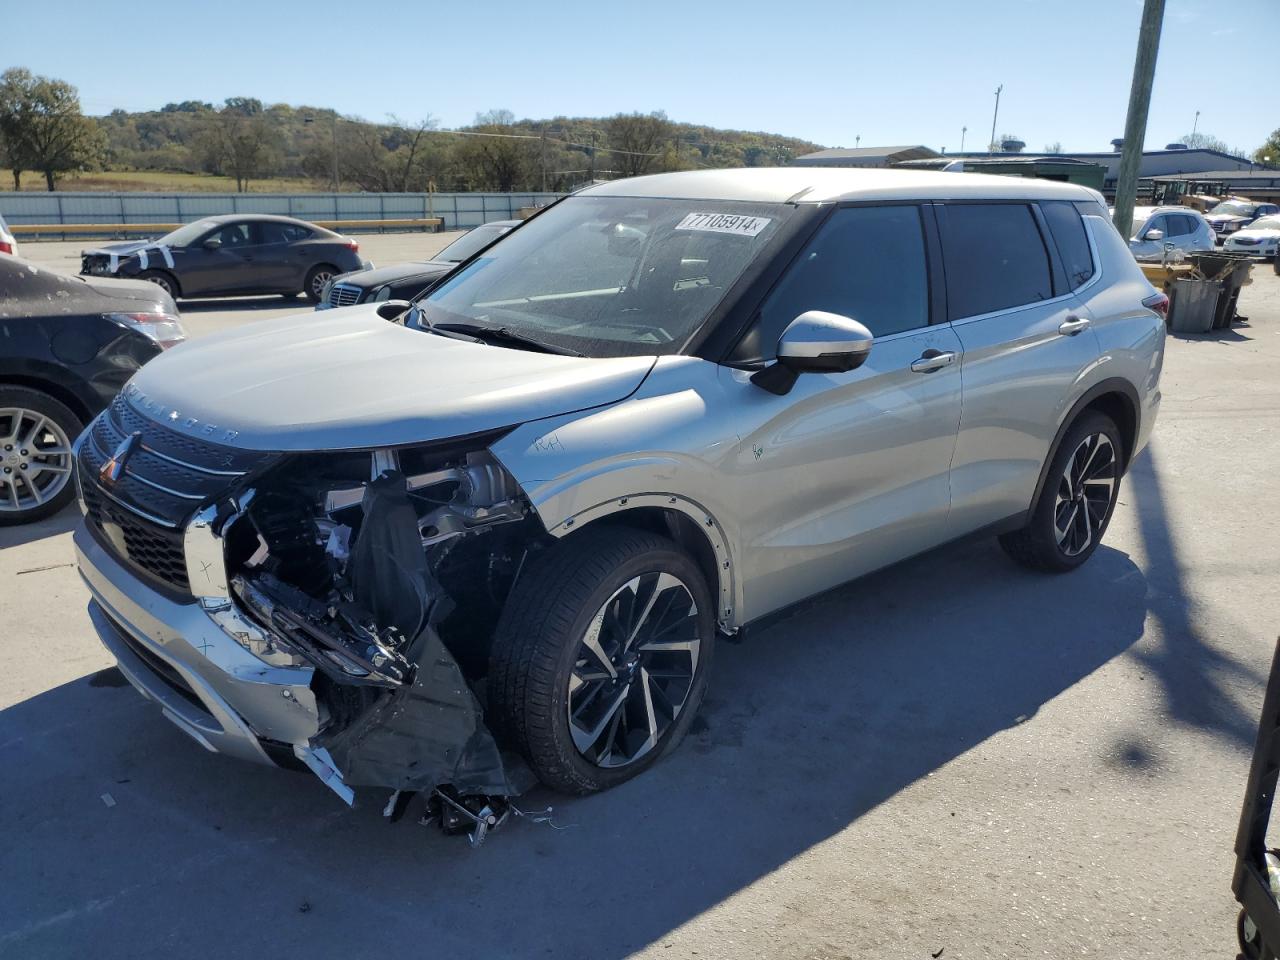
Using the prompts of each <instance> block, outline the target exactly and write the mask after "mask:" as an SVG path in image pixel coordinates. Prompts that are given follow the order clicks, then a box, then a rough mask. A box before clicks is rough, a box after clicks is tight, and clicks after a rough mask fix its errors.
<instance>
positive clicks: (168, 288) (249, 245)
mask: <svg viewBox="0 0 1280 960" xmlns="http://www.w3.org/2000/svg"><path fill="white" fill-rule="evenodd" d="M367 266H369V264H367V263H366V262H365V261H363V260H361V259H360V244H358V243H357V242H356V241H354V240H350V239H348V238H347V237H344V236H342V235H341V234H337V233H334V232H333V231H332V230H326V229H324V228H323V227H317V226H316V225H315V224H313V223H306V222H304V221H302V220H294V219H293V218H292V217H272V216H267V215H265V214H263V215H258V216H244V215H239V214H232V215H228V216H222V217H208V218H207V219H204V220H197V221H196V222H195V223H186V224H183V225H182V226H181V227H179V228H178V229H177V230H174V231H173V232H172V233H168V234H165V235H164V236H163V237H161V238H160V239H158V240H137V241H133V242H131V243H110V244H107V245H106V246H103V247H97V248H95V249H93V250H85V251H83V252H82V253H81V261H80V273H81V274H83V275H85V276H95V277H96V276H112V277H137V278H138V279H140V280H150V281H151V282H152V283H155V284H158V285H159V286H161V287H162V288H163V289H164V290H165V292H167V293H168V294H169V295H170V296H172V297H174V298H175V299H176V298H180V297H181V298H187V299H190V298H192V297H221V296H244V295H248V294H263V293H282V294H284V295H285V296H295V295H297V294H298V293H299V292H301V293H304V294H306V296H307V297H309V298H310V299H311V300H319V299H320V292H321V290H323V289H324V287H325V284H327V283H328V282H329V281H330V280H331V279H332V278H333V277H335V276H337V275H338V274H340V273H347V272H349V271H352V270H361V269H364V268H365V267H367Z"/></svg>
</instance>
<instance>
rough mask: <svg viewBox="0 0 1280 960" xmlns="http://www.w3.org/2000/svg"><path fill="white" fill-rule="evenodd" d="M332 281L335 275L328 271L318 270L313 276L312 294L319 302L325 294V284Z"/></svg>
mask: <svg viewBox="0 0 1280 960" xmlns="http://www.w3.org/2000/svg"><path fill="white" fill-rule="evenodd" d="M332 279H333V274H332V273H331V272H330V271H328V270H317V271H316V272H315V273H313V274H312V275H311V293H312V295H313V296H314V297H315V298H316V299H317V300H319V299H320V295H321V294H322V293H324V286H325V284H326V283H328V282H329V281H330V280H332Z"/></svg>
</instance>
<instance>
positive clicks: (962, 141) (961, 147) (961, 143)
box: [960, 127, 969, 153]
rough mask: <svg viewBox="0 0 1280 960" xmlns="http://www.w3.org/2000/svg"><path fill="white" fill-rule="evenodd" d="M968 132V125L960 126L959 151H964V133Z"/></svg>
mask: <svg viewBox="0 0 1280 960" xmlns="http://www.w3.org/2000/svg"><path fill="white" fill-rule="evenodd" d="M968 132H969V128H968V127H961V128H960V152H961V153H964V135H965V134H966V133H968Z"/></svg>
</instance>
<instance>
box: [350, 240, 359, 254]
mask: <svg viewBox="0 0 1280 960" xmlns="http://www.w3.org/2000/svg"><path fill="white" fill-rule="evenodd" d="M347 249H348V250H350V251H351V252H352V253H359V252H360V243H359V241H356V240H348V241H347Z"/></svg>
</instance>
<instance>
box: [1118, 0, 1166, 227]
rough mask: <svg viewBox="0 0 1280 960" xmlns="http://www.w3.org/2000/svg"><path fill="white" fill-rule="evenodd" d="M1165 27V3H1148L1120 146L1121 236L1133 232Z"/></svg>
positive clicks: (1149, 0)
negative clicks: (1143, 153) (1157, 64)
mask: <svg viewBox="0 0 1280 960" xmlns="http://www.w3.org/2000/svg"><path fill="white" fill-rule="evenodd" d="M1163 23H1164V0H1145V2H1144V3H1143V6H1142V25H1141V27H1140V28H1139V29H1138V53H1137V56H1135V57H1134V60H1133V85H1132V86H1131V87H1130V88H1129V114H1128V116H1127V117H1126V118H1125V122H1124V143H1122V144H1121V145H1120V174H1119V176H1118V177H1117V179H1116V212H1115V216H1114V217H1112V220H1113V221H1114V223H1115V226H1116V229H1117V230H1119V231H1120V236H1122V237H1126V238H1127V237H1128V236H1129V234H1130V232H1131V231H1132V230H1133V204H1134V201H1135V200H1136V199H1137V197H1138V165H1139V164H1140V162H1141V160H1142V145H1143V143H1144V142H1145V141H1146V139H1147V111H1148V109H1149V108H1150V106H1151V85H1152V83H1153V82H1154V80H1155V76H1156V54H1157V53H1158V52H1159V50H1160V27H1161V25H1162V24H1163Z"/></svg>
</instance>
